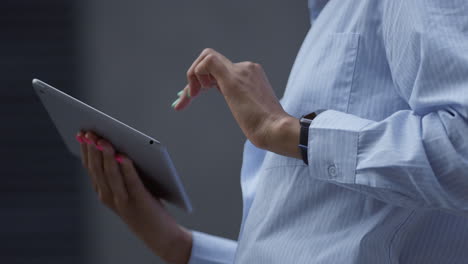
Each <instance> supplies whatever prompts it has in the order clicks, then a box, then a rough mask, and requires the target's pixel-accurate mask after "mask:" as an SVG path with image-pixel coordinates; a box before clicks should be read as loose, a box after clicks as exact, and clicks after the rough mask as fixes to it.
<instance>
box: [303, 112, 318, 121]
mask: <svg viewBox="0 0 468 264" xmlns="http://www.w3.org/2000/svg"><path fill="white" fill-rule="evenodd" d="M316 116H317V114H316V113H315V112H312V113H310V114H307V115H305V116H304V118H307V119H310V120H313V119H314V118H315V117H316Z"/></svg>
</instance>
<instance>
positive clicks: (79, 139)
mask: <svg viewBox="0 0 468 264" xmlns="http://www.w3.org/2000/svg"><path fill="white" fill-rule="evenodd" d="M76 140H78V142H80V143H83V142H84V140H83V138H82V137H81V136H78V135H76Z"/></svg>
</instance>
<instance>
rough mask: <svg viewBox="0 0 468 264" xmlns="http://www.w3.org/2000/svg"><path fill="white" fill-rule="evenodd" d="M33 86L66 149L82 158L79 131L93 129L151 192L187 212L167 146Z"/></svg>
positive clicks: (48, 88) (46, 87) (188, 206)
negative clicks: (125, 159) (130, 165)
mask: <svg viewBox="0 0 468 264" xmlns="http://www.w3.org/2000/svg"><path fill="white" fill-rule="evenodd" d="M32 83H33V88H34V90H35V91H36V94H37V95H38V97H39V98H40V100H41V102H42V104H43V105H44V107H45V109H46V110H47V112H48V113H49V116H50V118H51V119H52V122H53V123H54V124H55V126H56V127H57V130H58V132H59V134H60V135H61V137H62V139H63V141H64V142H65V145H66V146H67V148H68V150H69V151H70V152H71V153H72V154H74V155H75V156H77V157H79V158H81V150H80V144H79V143H78V142H77V141H76V138H75V136H76V134H77V133H78V132H79V131H93V132H95V133H96V134H98V135H99V136H101V137H102V138H105V139H107V140H108V141H110V142H111V143H112V145H113V146H114V147H115V149H116V151H118V152H120V153H125V155H127V156H128V157H129V158H130V159H132V160H133V163H134V164H135V167H136V168H137V170H138V173H139V174H140V177H141V179H142V181H143V183H144V185H145V187H146V188H147V189H148V190H149V191H150V193H151V194H152V195H153V196H155V197H157V198H161V199H163V200H165V201H167V202H169V203H172V204H174V205H176V206H177V207H179V208H181V209H183V210H185V211H186V212H191V211H192V206H191V203H190V200H189V198H188V195H187V193H186V192H185V189H184V187H183V185H182V182H181V180H180V178H179V176H178V174H177V171H176V169H175V166H174V163H173V162H172V160H171V158H170V156H169V153H168V151H167V149H166V147H165V146H164V145H163V144H162V143H161V142H159V141H157V140H156V139H154V138H151V137H149V136H147V135H145V134H143V133H141V132H140V131H138V130H136V129H134V128H132V127H130V126H128V125H126V124H124V123H122V122H120V121H118V120H117V119H115V118H112V117H110V116H109V115H106V114H104V113H103V112H101V111H99V110H97V109H95V108H93V107H91V106H89V105H87V104H85V103H83V102H81V101H79V100H77V99H75V98H73V97H71V96H70V95H68V94H66V93H64V92H62V91H60V90H58V89H56V88H54V87H52V86H50V85H48V84H46V83H44V82H42V81H40V80H37V79H34V80H33V82H32Z"/></svg>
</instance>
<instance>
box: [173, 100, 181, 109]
mask: <svg viewBox="0 0 468 264" xmlns="http://www.w3.org/2000/svg"><path fill="white" fill-rule="evenodd" d="M179 102H180V98H177V100H175V101H174V102H173V103H172V108H174V107H176V105H177V104H178V103H179Z"/></svg>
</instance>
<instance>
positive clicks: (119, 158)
mask: <svg viewBox="0 0 468 264" xmlns="http://www.w3.org/2000/svg"><path fill="white" fill-rule="evenodd" d="M115 160H116V161H117V162H118V163H122V162H123V159H122V157H120V156H115Z"/></svg>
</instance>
